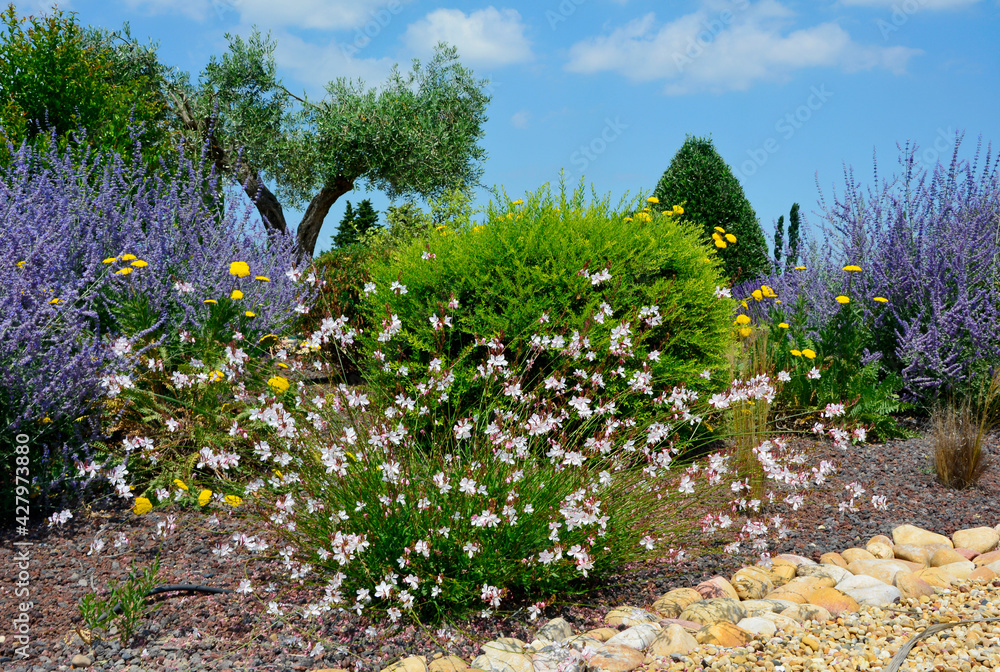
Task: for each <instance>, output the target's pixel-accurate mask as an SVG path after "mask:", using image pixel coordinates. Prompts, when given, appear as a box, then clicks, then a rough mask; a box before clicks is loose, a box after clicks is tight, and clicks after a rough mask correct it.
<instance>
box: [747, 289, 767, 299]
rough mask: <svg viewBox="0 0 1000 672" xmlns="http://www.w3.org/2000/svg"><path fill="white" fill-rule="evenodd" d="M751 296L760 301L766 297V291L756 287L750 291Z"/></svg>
mask: <svg viewBox="0 0 1000 672" xmlns="http://www.w3.org/2000/svg"><path fill="white" fill-rule="evenodd" d="M750 296H752V297H753V298H754V301H760V300H761V299H763V298H764V292H762V291H760V290H759V289H755V290H753V291H752V292H750Z"/></svg>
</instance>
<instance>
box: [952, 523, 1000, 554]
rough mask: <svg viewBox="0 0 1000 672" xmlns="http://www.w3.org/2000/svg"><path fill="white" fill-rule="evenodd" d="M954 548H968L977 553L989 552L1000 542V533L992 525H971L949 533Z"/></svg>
mask: <svg viewBox="0 0 1000 672" xmlns="http://www.w3.org/2000/svg"><path fill="white" fill-rule="evenodd" d="M951 540H952V542H953V543H954V544H955V547H956V548H970V549H972V550H973V551H976V552H977V553H989V552H990V551H992V550H993V549H994V548H996V547H997V544H998V543H1000V534H998V533H997V531H996V530H994V529H993V528H992V527H973V528H969V529H967V530H959V531H958V532H956V533H955V534H953V535H951Z"/></svg>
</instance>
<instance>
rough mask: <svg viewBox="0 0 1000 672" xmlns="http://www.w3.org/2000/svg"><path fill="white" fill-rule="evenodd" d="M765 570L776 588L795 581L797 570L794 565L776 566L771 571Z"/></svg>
mask: <svg viewBox="0 0 1000 672" xmlns="http://www.w3.org/2000/svg"><path fill="white" fill-rule="evenodd" d="M765 569H766V570H767V573H768V576H770V577H771V583H773V584H774V587H775V588H779V587H781V586H783V585H785V584H786V583H788V582H789V581H791V580H792V579H794V578H795V574H796V568H795V567H794V566H793V565H774V566H773V567H771V568H769V569H768V568H765Z"/></svg>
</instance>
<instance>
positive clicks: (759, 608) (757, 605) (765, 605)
mask: <svg viewBox="0 0 1000 672" xmlns="http://www.w3.org/2000/svg"><path fill="white" fill-rule="evenodd" d="M796 604H799V603H798V602H792V601H791V600H769V599H766V598H765V599H762V600H746V601H744V602H740V606H742V607H743V609H744V610H745V611H746V612H747V618H749V617H751V616H757V615H759V614H762V613H764V612H765V611H769V612H772V613H775V614H780V613H781V612H783V611H784V610H785V609H787V608H788V607H791V606H794V605H796Z"/></svg>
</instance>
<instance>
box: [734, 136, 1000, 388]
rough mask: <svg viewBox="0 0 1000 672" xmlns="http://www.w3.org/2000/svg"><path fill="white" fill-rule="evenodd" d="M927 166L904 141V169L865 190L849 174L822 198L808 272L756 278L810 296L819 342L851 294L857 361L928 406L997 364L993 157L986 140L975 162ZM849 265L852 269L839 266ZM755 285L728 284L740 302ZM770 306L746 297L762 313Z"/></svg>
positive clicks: (999, 306)
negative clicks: (858, 326) (862, 336)
mask: <svg viewBox="0 0 1000 672" xmlns="http://www.w3.org/2000/svg"><path fill="white" fill-rule="evenodd" d="M961 142H962V136H961V135H958V136H956V141H955V148H954V152H953V154H952V159H951V162H950V163H949V164H948V165H947V166H946V165H943V164H940V163H939V164H938V165H936V166H934V168H933V169H931V170H927V169H925V168H923V167H922V166H921V165H920V164H919V162H918V160H917V147H916V145H910V144H909V143H907V144H906V145H903V146H901V147H900V158H899V164H900V166H901V169H902V170H901V174H900V175H894V176H892V177H891V178H889V179H883V180H882V181H881V182H879V175H878V170H877V164H876V170H875V174H874V177H875V186H872V187H869V188H867V189H865V188H863V187H862V186H861V184H860V183H859V182H858V181H857V180H856V179H855V177H854V172H853V170H848V171H846V173H845V181H846V188H845V190H844V193H843V195H842V196H839V197H838V196H837V194H836V193H834V196H833V200H832V203H830V204H828V203H827V201H826V200H825V198H823V197H822V196H821V198H820V205H821V207H822V209H823V219H822V221H821V222H820V228H821V230H822V233H823V239H824V244H823V245H822V246H820V245H817V244H816V243H815V241H814V242H813V244H812V245H811V251H810V253H809V254H808V255H807V257H806V262H805V267H806V268H805V269H804V270H801V269H800V270H789V272H787V273H786V274H784V275H780V276H771V277H769V278H767V279H765V280H763V282H764V284H767V285H769V286H771V287H772V288H773V289H774V291H775V293H776V294H777V296H778V297H780V298H781V299H783V302H784V304H786V306H790V305H791V304H794V303H795V302H796V300H798V299H800V298H801V299H803V300H805V301H807V302H808V304H809V311H808V314H807V318H806V325H805V327H806V332H807V333H808V334H809V335H810V337H812V338H818V335H819V332H820V331H821V329H822V328H823V326H824V325H826V324H828V323H829V322H830V320H831V319H833V317H834V315H836V314H838V312H839V310H840V309H841V307H842V304H840V303H838V302H837V300H836V297H837V296H847V297H848V298H849V299H850V300H851V301H852V304H851V305H852V306H854V307H856V308H857V310H858V315H859V319H860V320H861V321H862V322H863V323H864V325H865V328H866V330H867V332H868V334H869V337H868V338H867V339H866V342H865V343H863V344H861V346H860V347H862V352H861V353H860V355H861V356H860V361H861V362H862V363H863V364H868V363H871V362H875V361H879V360H881V365H882V368H883V371H885V372H891V373H896V374H898V375H900V376H901V378H902V381H903V384H902V389H901V391H900V392H901V395H902V397H903V398H904V399H906V400H907V401H912V402H916V403H921V404H926V403H930V402H932V401H933V400H934V399H936V398H938V397H940V396H942V395H946V394H954V393H962V392H963V391H965V390H966V389H967V388H968V386H969V384H970V382H971V381H972V380H973V379H975V378H976V377H977V376H978V375H980V374H982V373H983V372H984V370H986V369H988V368H989V367H991V366H995V365H996V364H997V363H1000V172H998V163H1000V157H993V156H992V152H991V148H990V147H989V146H988V147H987V149H986V156H985V160H983V161H982V163H980V157H981V154H982V141H981V140H980V142H979V143H977V147H976V151H975V154H974V156H973V158H972V159H971V161H969V160H964V159H961V158H960V157H959V149H960V146H961ZM848 266H856V267H858V268H859V269H860V271H859V272H853V273H850V272H844V270H843V269H844V268H845V267H848ZM753 289H754V288H753V287H749V286H746V287H744V286H739V287H736V288H734V295H735V296H736V297H738V298H742V297H744V296H750V292H752V291H753ZM768 306H769V304H767V303H766V302H763V303H762V302H750V304H749V309H750V311H751V312H754V313H758V314H759V315H757V317H761V318H763V317H764V315H765V314H767V313H768V311H769V307H768Z"/></svg>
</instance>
